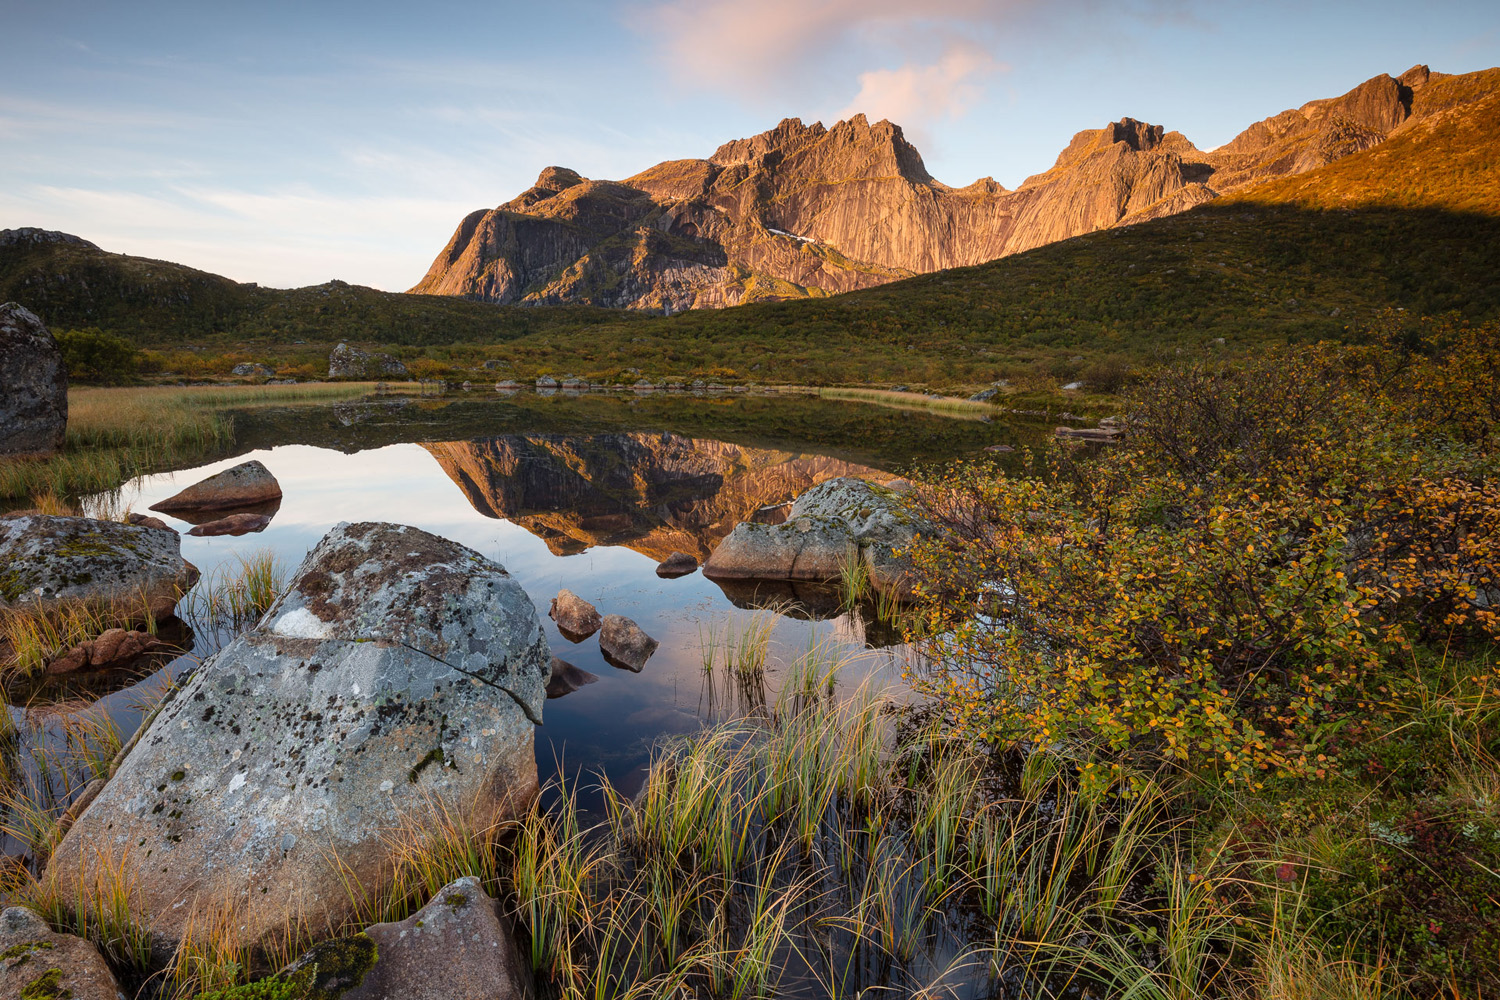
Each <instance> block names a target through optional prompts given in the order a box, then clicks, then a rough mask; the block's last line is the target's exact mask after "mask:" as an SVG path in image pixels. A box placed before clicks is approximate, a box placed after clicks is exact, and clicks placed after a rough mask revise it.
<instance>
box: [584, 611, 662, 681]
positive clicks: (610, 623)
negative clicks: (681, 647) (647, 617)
mask: <svg viewBox="0 0 1500 1000" xmlns="http://www.w3.org/2000/svg"><path fill="white" fill-rule="evenodd" d="M659 645H660V643H658V642H657V641H656V640H655V639H653V638H651V637H650V636H649V635H647V634H646V633H645V632H643V631H641V627H640V626H639V625H637V624H636V623H635V622H633V621H631V620H630V619H629V618H626V617H625V616H623V615H605V616H604V625H603V627H602V628H600V629H599V649H600V650H601V651H603V653H604V659H605V660H606V661H607V662H608V663H609V665H610V666H612V667H619V668H621V669H622V670H633V671H635V672H636V673H640V672H641V668H642V667H644V666H645V665H646V661H647V660H649V659H651V654H652V653H654V652H656V647H657V646H659Z"/></svg>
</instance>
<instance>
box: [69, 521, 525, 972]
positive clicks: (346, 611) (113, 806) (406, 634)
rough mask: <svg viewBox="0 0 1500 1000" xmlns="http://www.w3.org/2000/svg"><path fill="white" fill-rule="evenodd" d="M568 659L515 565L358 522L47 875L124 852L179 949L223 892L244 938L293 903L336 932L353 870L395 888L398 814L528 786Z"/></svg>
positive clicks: (130, 769)
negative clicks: (551, 645) (545, 709)
mask: <svg viewBox="0 0 1500 1000" xmlns="http://www.w3.org/2000/svg"><path fill="white" fill-rule="evenodd" d="M549 673H550V654H549V652H548V649H547V642H546V638H545V637H544V635H543V633H542V629H541V623H540V622H539V621H538V619H537V615H536V610H535V608H534V606H533V605H532V603H531V599H530V598H529V597H528V596H527V595H526V593H525V591H524V590H522V589H521V587H520V585H519V584H518V583H516V581H515V580H514V579H512V578H511V577H510V575H509V574H508V573H506V571H505V570H504V568H502V567H501V566H499V565H498V564H496V563H494V562H492V561H490V560H488V559H486V558H485V557H484V556H481V555H480V554H479V553H477V552H474V551H472V550H470V549H467V548H465V547H463V546H461V545H458V544H457V543H455V542H451V541H448V540H446V539H443V538H439V537H437V536H435V535H431V534H428V533H427V532H425V531H420V530H418V529H416V528H409V527H403V526H400V525H393V524H382V523H361V524H342V525H339V526H338V527H336V528H334V529H333V530H332V531H330V532H329V533H328V534H327V535H326V536H324V538H323V540H322V541H320V542H319V543H318V545H317V546H316V547H315V548H314V549H313V551H312V552H311V553H309V554H308V556H307V559H306V560H305V561H304V562H303V564H302V566H301V567H300V568H299V569H298V570H297V573H296V574H295V576H294V577H293V582H292V584H291V588H290V590H289V591H288V592H287V593H286V594H285V595H284V596H283V597H282V598H281V599H280V600H278V601H277V602H276V604H274V605H273V606H272V607H271V609H270V610H269V611H268V612H267V613H266V615H265V616H264V617H263V618H262V619H261V621H260V623H259V624H258V625H257V626H256V627H255V628H254V629H252V630H250V631H249V632H246V633H244V634H243V635H241V636H240V637H239V638H237V639H235V640H234V641H233V642H231V643H230V644H229V645H228V646H226V647H224V649H223V650H221V651H220V652H219V653H218V654H216V655H215V656H213V657H212V658H211V659H210V660H209V661H208V662H206V663H205V664H204V665H203V666H202V667H201V668H199V670H198V671H197V672H195V673H194V674H193V675H192V677H191V679H190V680H188V682H187V683H186V684H185V685H184V686H183V687H182V688H180V689H179V690H178V692H177V693H176V695H175V696H174V697H173V698H172V700H171V701H169V702H168V703H167V704H166V706H165V707H164V708H163V709H162V710H161V711H160V713H159V714H158V715H157V717H156V718H155V720H154V721H153V722H152V723H151V726H150V727H149V728H148V729H147V730H146V731H145V732H144V733H143V734H142V735H141V737H140V738H139V740H138V741H137V742H136V744H135V746H134V747H133V748H132V749H131V750H130V752H129V753H128V754H127V755H126V756H125V758H124V760H123V761H122V762H121V764H120V766H119V769H118V770H117V771H116V772H115V774H114V776H113V777H112V778H111V779H110V782H109V784H108V785H107V786H105V788H104V790H103V791H102V792H101V793H100V794H99V797H98V798H96V799H95V800H94V802H93V803H92V804H91V805H90V806H89V807H88V809H86V810H85V811H84V812H83V813H82V815H80V816H79V817H78V819H77V821H76V822H75V823H74V824H73V826H72V827H71V828H70V829H69V830H68V832H67V834H66V836H64V838H63V840H62V842H61V843H60V844H59V845H58V847H57V849H56V851H55V852H54V853H53V855H52V859H51V861H50V862H49V864H48V867H47V870H46V872H45V873H44V875H43V877H44V878H46V879H51V880H55V882H56V883H57V884H58V886H59V890H60V891H63V892H66V893H71V892H74V891H75V889H74V887H75V886H76V885H78V883H79V880H83V882H84V884H89V885H91V884H93V882H92V880H93V879H94V878H95V877H96V876H98V874H99V871H100V866H101V865H108V864H112V865H114V866H115V868H116V869H117V870H118V871H119V872H120V874H121V877H122V878H123V879H124V880H125V882H126V883H127V884H129V885H131V886H133V887H135V889H136V894H135V899H134V900H133V905H134V906H135V907H136V909H137V911H138V914H139V917H140V919H142V920H144V921H145V922H146V923H147V925H148V926H149V927H150V929H151V931H152V934H153V940H154V946H155V948H156V949H157V950H158V951H161V952H165V951H166V950H167V949H169V948H170V947H172V946H173V945H174V944H175V943H176V942H177V941H180V940H181V938H182V935H183V932H184V930H185V928H186V927H187V926H189V924H190V923H191V922H192V921H193V920H195V919H201V918H202V915H203V913H204V912H205V911H206V910H207V909H209V908H211V907H224V906H229V907H232V908H233V910H234V912H235V920H234V925H235V932H234V934H233V936H234V938H235V940H236V941H237V942H238V943H239V944H242V945H247V946H248V945H252V944H254V943H256V942H258V941H260V940H261V939H263V938H264V937H265V936H266V935H268V934H273V933H276V932H277V931H278V929H280V928H282V927H283V924H284V921H285V920H286V918H287V915H288V914H293V915H295V916H297V917H298V918H299V919H300V920H301V921H302V923H303V924H304V926H305V928H306V929H307V930H309V931H310V932H312V933H314V934H317V933H327V932H328V931H330V930H331V929H333V928H335V927H337V926H338V925H339V924H340V923H341V922H343V921H344V920H345V919H347V918H348V917H350V916H351V906H350V902H349V897H348V894H347V891H346V886H347V885H349V884H358V885H360V886H362V887H363V889H364V890H365V891H366V892H378V891H379V890H380V888H381V887H382V886H383V885H384V883H385V880H386V879H387V878H388V874H387V873H388V870H389V869H388V864H389V861H390V856H391V851H392V846H391V841H390V836H391V831H392V830H393V829H394V828H397V827H398V826H399V825H400V824H401V823H403V822H421V821H422V820H423V819H424V817H425V816H426V811H427V810H429V809H432V808H435V807H437V808H443V809H447V810H453V811H458V812H460V813H463V812H466V811H468V810H471V809H472V810H476V811H477V812H479V813H480V814H481V817H482V818H483V819H484V820H490V819H505V818H510V817H513V816H515V815H517V814H519V812H520V811H521V810H523V809H524V808H526V807H527V806H528V805H529V802H530V801H531V799H532V798H533V797H534V796H535V794H536V792H537V772H536V758H535V750H534V744H533V738H534V730H533V725H534V723H536V722H539V721H540V719H541V711H542V704H543V702H544V700H545V694H544V689H545V686H546V683H547V680H548V676H549Z"/></svg>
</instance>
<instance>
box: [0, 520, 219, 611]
mask: <svg viewBox="0 0 1500 1000" xmlns="http://www.w3.org/2000/svg"><path fill="white" fill-rule="evenodd" d="M196 577H197V573H196V571H195V570H194V569H193V568H192V566H191V565H190V564H189V563H188V562H187V561H186V560H184V559H183V558H182V539H181V538H180V537H178V534H177V532H175V531H172V530H171V529H170V528H168V529H161V528H152V527H146V526H143V525H134V524H121V523H120V522H119V521H96V520H94V519H93V518H88V517H53V516H51V515H47V514H30V515H27V516H26V517H11V518H3V519H0V607H12V606H19V605H23V604H36V603H44V602H48V601H56V600H90V601H95V600H97V601H117V602H121V603H126V602H129V603H136V602H142V603H145V604H149V605H151V606H152V607H153V608H154V607H156V606H157V605H158V604H162V603H164V602H167V601H170V602H171V603H172V604H176V603H177V598H178V597H179V596H181V595H182V594H183V593H184V592H186V590H187V589H188V588H189V587H191V586H192V585H193V581H194V580H195V579H196Z"/></svg>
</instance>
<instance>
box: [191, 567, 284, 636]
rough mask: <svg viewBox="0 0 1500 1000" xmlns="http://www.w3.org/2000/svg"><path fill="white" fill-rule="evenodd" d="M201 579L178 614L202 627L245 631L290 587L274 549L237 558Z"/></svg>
mask: <svg viewBox="0 0 1500 1000" xmlns="http://www.w3.org/2000/svg"><path fill="white" fill-rule="evenodd" d="M237 562H238V566H235V565H233V564H229V563H225V564H224V565H222V566H220V567H219V568H218V569H216V570H215V571H214V572H211V573H209V574H208V575H206V576H205V577H204V578H203V579H201V580H199V581H198V583H197V585H196V586H195V587H194V588H193V589H192V591H190V592H189V594H188V596H187V598H186V600H185V601H184V602H183V603H182V604H181V605H180V607H179V609H178V613H179V614H180V615H181V617H182V618H183V620H185V621H187V622H188V623H189V624H192V625H196V626H200V627H211V628H230V629H233V630H238V629H241V628H243V627H245V626H248V625H252V624H254V623H255V622H256V621H257V620H259V619H260V617H261V616H262V615H264V614H265V613H266V611H267V610H269V609H270V607H271V605H272V604H275V603H276V598H277V597H279V596H280V595H281V592H282V591H283V590H285V589H286V586H287V570H286V567H285V566H283V565H282V564H280V563H278V562H277V561H276V553H275V552H273V551H271V550H270V549H257V550H255V551H252V552H247V553H244V554H242V555H240V556H238V557H237Z"/></svg>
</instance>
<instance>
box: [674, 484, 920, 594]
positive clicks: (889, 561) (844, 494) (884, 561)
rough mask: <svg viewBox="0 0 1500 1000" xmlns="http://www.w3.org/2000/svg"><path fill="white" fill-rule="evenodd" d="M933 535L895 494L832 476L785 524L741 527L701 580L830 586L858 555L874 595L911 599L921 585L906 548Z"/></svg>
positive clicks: (798, 503)
mask: <svg viewBox="0 0 1500 1000" xmlns="http://www.w3.org/2000/svg"><path fill="white" fill-rule="evenodd" d="M929 530H930V529H929V528H928V526H926V525H924V524H923V523H922V522H920V521H918V520H917V519H915V518H914V517H912V516H911V515H910V514H908V513H907V512H906V511H904V510H903V509H902V508H901V505H900V503H899V499H898V497H897V496H896V494H894V493H893V492H892V491H891V490H889V489H883V488H881V487H878V486H874V485H872V484H870V483H868V482H865V481H864V480H862V479H852V478H844V479H830V480H827V481H826V482H822V483H819V484H818V485H817V486H814V487H813V488H812V489H810V490H808V491H807V492H806V493H804V494H802V496H800V497H798V498H797V500H796V502H795V503H793V504H792V506H791V510H790V511H788V513H787V518H786V520H785V521H783V522H782V523H780V524H754V523H750V522H746V523H743V524H740V525H739V526H737V527H736V528H735V529H734V531H732V532H730V534H729V537H727V538H725V539H724V541H722V542H721V543H719V547H718V548H716V549H714V552H713V555H711V556H709V558H708V562H706V563H704V564H703V575H704V576H707V577H709V578H710V579H715V580H807V581H827V580H834V579H837V578H838V577H839V576H840V572H841V570H842V568H843V566H844V564H845V563H846V561H847V560H849V559H850V558H855V557H857V558H859V559H860V560H862V561H863V562H864V564H865V569H866V571H867V572H868V574H869V579H870V583H871V585H872V586H874V587H875V589H876V590H878V591H880V592H882V593H891V594H895V595H896V596H907V595H908V594H909V593H910V592H911V589H912V587H913V586H915V584H916V580H915V578H914V576H913V574H912V567H911V563H910V561H909V559H908V558H907V557H906V556H905V555H904V553H903V550H904V549H905V548H906V547H907V546H909V545H911V543H912V542H913V541H915V540H916V539H917V538H918V537H919V536H920V535H922V534H924V533H926V532H927V531H929Z"/></svg>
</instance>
